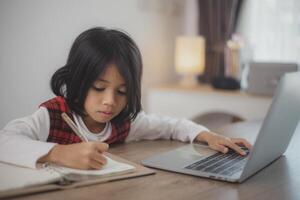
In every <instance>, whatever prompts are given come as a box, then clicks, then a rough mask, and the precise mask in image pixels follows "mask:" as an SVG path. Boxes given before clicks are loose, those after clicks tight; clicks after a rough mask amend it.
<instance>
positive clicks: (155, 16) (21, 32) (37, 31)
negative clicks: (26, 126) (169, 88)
mask: <svg viewBox="0 0 300 200" xmlns="http://www.w3.org/2000/svg"><path fill="white" fill-rule="evenodd" d="M183 4H184V3H182V2H181V1H180V0H126V1H121V0H119V1H117V0H26V1H24V0H1V1H0V44H1V45H0V91H1V103H0V128H2V127H3V126H4V125H5V124H6V123H7V122H9V121H10V120H12V119H14V118H18V117H22V116H26V115H29V114H31V113H32V112H34V110H36V108H37V106H38V105H39V104H40V103H41V102H43V101H45V100H47V99H49V98H51V97H52V96H53V94H52V93H51V90H50V87H49V81H50V78H51V75H52V73H53V72H54V71H55V70H56V69H57V68H59V67H61V66H62V65H64V64H65V62H66V59H67V55H68V51H69V48H70V46H71V44H72V42H73V40H74V39H75V37H76V36H77V35H78V34H79V33H81V32H82V31H84V30H85V29H88V28H91V27H94V26H106V27H110V28H121V29H123V30H125V31H127V32H128V33H129V34H130V35H131V36H132V37H133V39H134V40H135V41H136V42H137V44H138V45H139V47H140V49H141V51H142V54H143V61H144V77H143V84H144V90H143V92H144V93H146V90H147V87H149V86H150V85H153V84H158V83H162V82H167V81H170V80H172V79H174V78H175V72H174V69H173V52H174V50H173V48H174V46H173V45H174V38H175V35H177V34H178V33H180V32H182V31H181V29H182V26H181V25H180V23H182V13H183V11H182V9H183V8H182V7H183Z"/></svg>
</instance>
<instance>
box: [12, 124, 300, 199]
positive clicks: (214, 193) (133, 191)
mask: <svg viewBox="0 0 300 200" xmlns="http://www.w3.org/2000/svg"><path fill="white" fill-rule="evenodd" d="M252 125H254V126H252ZM252 125H251V126H249V125H247V127H248V128H253V127H255V124H252ZM237 126H238V127H239V128H243V124H237ZM247 127H244V128H247ZM223 130H225V131H226V132H227V131H229V132H230V133H231V134H233V135H235V134H236V133H240V131H235V130H236V129H231V128H230V127H229V128H225V129H223ZM239 130H240V129H239ZM253 130H254V129H253ZM254 132H255V131H254ZM227 133H228V132H227ZM244 136H245V135H244ZM247 137H249V139H250V140H253V139H254V138H255V135H251V136H247ZM299 142H300V131H298V133H295V135H294V138H293V139H292V142H291V144H290V145H289V148H288V150H287V152H286V153H285V155H284V156H283V157H281V158H280V159H278V160H277V161H275V162H274V163H273V164H272V165H270V166H269V167H267V168H265V169H263V170H262V171H260V172H259V173H257V174H256V175H254V176H252V177H251V178H250V179H248V180H246V181H245V182H244V183H242V184H236V183H226V182H221V181H215V180H210V179H204V178H198V177H193V176H189V175H183V174H177V173H172V172H167V171H161V170H157V173H156V174H155V175H150V176H144V177H140V178H133V179H127V180H121V181H116V182H110V183H104V184H98V185H92V186H88V187H82V188H77V189H69V190H63V191H53V192H47V193H40V194H34V195H29V196H25V197H20V198H16V199H20V200H21V199H22V200H29V199H30V200H35V199H36V200H41V199H43V200H48V199H49V200H61V199H72V200H77V199H78V200H79V199H80V200H81V199H95V200H99V199H105V200H110V199H145V200H147V199H149V200H150V199H151V200H153V199H171V200H177V199H180V200H182V199H185V200H191V199H206V200H207V199H222V200H226V199H229V200H236V199H249V200H250V199H251V200H252V199H256V200H257V199H270V200H271V199H272V200H276V199H278V200H279V199H280V200H282V199H285V200H289V199H300V191H299V188H300V179H299V177H300V170H299V169H300V154H299V151H300V147H299V145H298V144H299ZM182 145H184V143H181V142H177V141H168V140H160V141H142V142H134V143H129V144H121V145H117V146H114V147H112V148H111V149H110V152H111V153H114V154H117V155H120V156H122V157H124V158H127V159H129V160H131V161H134V162H137V163H139V162H140V161H141V160H143V159H145V158H147V157H149V156H152V155H155V154H158V153H161V152H163V151H168V150H171V149H174V148H177V147H180V146H182Z"/></svg>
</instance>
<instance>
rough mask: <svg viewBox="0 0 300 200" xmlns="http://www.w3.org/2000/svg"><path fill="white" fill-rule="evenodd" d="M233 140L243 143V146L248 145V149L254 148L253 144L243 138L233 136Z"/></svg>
mask: <svg viewBox="0 0 300 200" xmlns="http://www.w3.org/2000/svg"><path fill="white" fill-rule="evenodd" d="M231 141H232V142H234V143H236V144H239V145H243V146H245V147H247V148H248V149H252V145H251V144H250V143H249V142H248V141H247V140H245V139H243V138H232V139H231Z"/></svg>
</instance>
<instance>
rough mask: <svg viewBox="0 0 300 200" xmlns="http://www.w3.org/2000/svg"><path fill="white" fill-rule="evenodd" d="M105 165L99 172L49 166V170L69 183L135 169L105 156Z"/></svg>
mask: <svg viewBox="0 0 300 200" xmlns="http://www.w3.org/2000/svg"><path fill="white" fill-rule="evenodd" d="M105 158H106V159H107V164H106V165H105V166H104V167H103V168H102V169H100V170H80V169H72V168H68V167H62V166H57V165H53V164H51V165H50V166H49V168H51V169H53V170H54V171H56V172H58V173H60V174H61V175H62V176H63V177H64V178H66V179H68V180H70V181H81V180H86V179H89V178H99V177H102V176H109V175H115V174H125V173H129V172H134V171H135V167H134V166H132V165H129V164H126V163H122V162H118V161H116V160H113V159H111V158H109V157H107V156H105Z"/></svg>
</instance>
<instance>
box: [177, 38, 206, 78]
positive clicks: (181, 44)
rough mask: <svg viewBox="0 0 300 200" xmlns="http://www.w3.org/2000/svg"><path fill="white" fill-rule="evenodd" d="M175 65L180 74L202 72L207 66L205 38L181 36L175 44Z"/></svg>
mask: <svg viewBox="0 0 300 200" xmlns="http://www.w3.org/2000/svg"><path fill="white" fill-rule="evenodd" d="M175 66H176V71H177V72H178V73H179V74H201V73H203V71H204V67H205V39H204V38H203V37H202V36H193V37H189V36H179V37H177V38H176V45H175Z"/></svg>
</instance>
